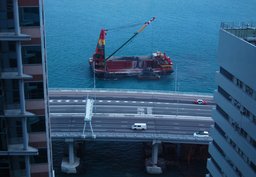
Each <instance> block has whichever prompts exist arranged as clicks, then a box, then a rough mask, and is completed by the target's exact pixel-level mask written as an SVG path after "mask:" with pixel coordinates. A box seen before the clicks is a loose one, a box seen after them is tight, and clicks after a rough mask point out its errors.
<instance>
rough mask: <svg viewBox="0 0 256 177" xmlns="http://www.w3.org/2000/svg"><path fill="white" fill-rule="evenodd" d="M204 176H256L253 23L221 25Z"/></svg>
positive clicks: (255, 42) (255, 46)
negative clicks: (212, 121) (215, 86)
mask: <svg viewBox="0 0 256 177" xmlns="http://www.w3.org/2000/svg"><path fill="white" fill-rule="evenodd" d="M217 58H218V59H217V60H218V65H219V71H218V72H217V73H216V82H217V86H218V88H217V91H216V92H215V94H214V100H215V102H216V109H215V110H213V114H212V117H213V119H214V121H215V125H214V128H213V130H212V132H211V136H212V138H213V142H212V143H211V144H210V145H209V154H210V158H209V159H208V162H207V169H208V172H209V174H208V176H214V177H215V176H225V177H229V176H230V177H236V176H239V177H241V176H243V177H252V176H256V24H254V25H253V24H247V23H244V24H239V25H235V24H224V23H223V24H222V25H221V29H220V33H219V49H218V56H217Z"/></svg>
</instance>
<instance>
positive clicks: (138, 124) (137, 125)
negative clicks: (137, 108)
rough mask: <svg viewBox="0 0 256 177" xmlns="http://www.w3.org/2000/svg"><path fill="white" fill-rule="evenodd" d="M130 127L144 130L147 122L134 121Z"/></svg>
mask: <svg viewBox="0 0 256 177" xmlns="http://www.w3.org/2000/svg"><path fill="white" fill-rule="evenodd" d="M131 128H132V130H146V129H147V124H146V123H134V124H133V125H132V127H131Z"/></svg>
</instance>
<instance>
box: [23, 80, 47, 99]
mask: <svg viewBox="0 0 256 177" xmlns="http://www.w3.org/2000/svg"><path fill="white" fill-rule="evenodd" d="M25 98H26V99H42V98H44V87H43V82H27V83H25Z"/></svg>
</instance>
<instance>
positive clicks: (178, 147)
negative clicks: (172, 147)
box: [176, 144, 181, 160]
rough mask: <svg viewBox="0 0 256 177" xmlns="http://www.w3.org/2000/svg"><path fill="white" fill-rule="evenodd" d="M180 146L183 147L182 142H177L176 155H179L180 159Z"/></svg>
mask: <svg viewBox="0 0 256 177" xmlns="http://www.w3.org/2000/svg"><path fill="white" fill-rule="evenodd" d="M180 148H181V145H180V144H176V157H177V160H179V159H180Z"/></svg>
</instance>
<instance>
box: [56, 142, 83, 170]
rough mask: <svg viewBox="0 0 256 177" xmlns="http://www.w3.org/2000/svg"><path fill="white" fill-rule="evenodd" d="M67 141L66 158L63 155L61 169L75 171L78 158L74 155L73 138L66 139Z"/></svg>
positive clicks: (78, 162) (78, 161)
mask: <svg viewBox="0 0 256 177" xmlns="http://www.w3.org/2000/svg"><path fill="white" fill-rule="evenodd" d="M66 142H67V143H68V158H66V157H64V158H63V159H62V162H61V171H62V172H64V173H77V167H78V166H79V164H80V159H79V158H78V157H76V156H75V150H74V140H73V139H67V140H66Z"/></svg>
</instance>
